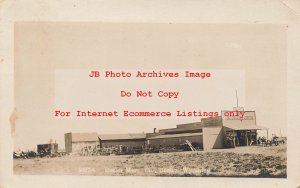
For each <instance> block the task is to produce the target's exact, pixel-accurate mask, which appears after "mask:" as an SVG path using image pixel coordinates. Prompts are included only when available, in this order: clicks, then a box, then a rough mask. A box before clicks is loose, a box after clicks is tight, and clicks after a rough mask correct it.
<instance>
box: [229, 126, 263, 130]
mask: <svg viewBox="0 0 300 188" xmlns="http://www.w3.org/2000/svg"><path fill="white" fill-rule="evenodd" d="M224 127H227V128H229V129H232V130H263V129H266V128H265V127H262V126H257V125H224Z"/></svg>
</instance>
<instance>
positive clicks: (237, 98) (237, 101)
mask: <svg viewBox="0 0 300 188" xmlns="http://www.w3.org/2000/svg"><path fill="white" fill-rule="evenodd" d="M235 96H236V107H237V108H238V107H239V97H238V94H237V90H235Z"/></svg>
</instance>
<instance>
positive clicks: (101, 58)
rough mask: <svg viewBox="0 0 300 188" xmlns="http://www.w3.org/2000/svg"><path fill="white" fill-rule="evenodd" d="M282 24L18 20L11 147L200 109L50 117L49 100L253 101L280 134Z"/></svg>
mask: <svg viewBox="0 0 300 188" xmlns="http://www.w3.org/2000/svg"><path fill="white" fill-rule="evenodd" d="M286 57H287V54H286V27H285V26H282V25H263V24H261V25H251V24H249V25H247V24H243V25H229V24H226V25H222V24H217V25H211V24H210V25H206V24H154V23H153V24H143V23H127V24H117V23H47V22H44V23H30V22H22V23H16V25H15V57H14V58H15V109H16V112H17V115H18V120H17V122H16V132H15V134H14V148H15V150H17V149H35V148H36V145H37V144H42V143H47V142H48V141H49V140H50V139H53V140H55V141H56V142H57V143H58V144H59V147H60V148H64V133H67V132H98V133H99V134H110V133H135V132H136V133H137V132H152V131H153V128H157V129H163V128H173V127H175V126H176V125H177V124H179V123H188V122H194V121H200V119H199V118H194V119H192V118H189V119H178V118H169V119H164V118H157V119H153V118H150V119H149V118H148V119H147V118H132V119H124V118H115V119H109V118H98V119H82V118H80V119H78V118H56V117H54V115H53V112H54V110H55V109H57V108H60V109H64V110H70V109H71V110H73V109H75V108H94V109H95V110H98V109H100V110H101V109H110V108H111V109H120V110H121V109H123V108H130V109H136V110H145V109H152V110H155V109H157V110H162V109H169V110H172V109H174V108H182V109H183V108H185V109H194V108H196V109H200V110H211V111H219V112H221V110H231V109H232V108H233V107H234V106H236V96H235V92H236V90H238V95H239V105H240V106H243V107H244V108H245V110H254V111H256V118H257V124H258V125H260V126H264V127H267V128H269V129H270V130H271V131H274V132H277V134H278V133H279V131H281V133H282V134H286V127H287V125H286V122H287V119H286V102H287V99H286ZM90 70H101V71H104V70H127V71H133V72H134V71H136V70H164V71H174V70H175V71H184V70H194V71H203V70H206V71H207V70H210V71H212V72H215V73H216V74H214V75H216V76H215V77H213V78H212V79H208V80H200V81H199V82H198V80H193V81H192V82H191V81H187V80H185V79H181V80H169V79H163V80H159V81H158V80H154V79H150V80H148V81H146V82H145V81H137V80H133V81H128V80H126V79H109V80H103V79H93V80H91V79H90V78H88V77H87V76H86V73H88V72H89V71H90ZM123 86H124V87H125V88H126V89H129V90H133V91H134V90H136V89H137V88H143V89H145V90H154V91H156V89H158V87H159V88H162V89H165V90H172V91H173V90H174V91H180V93H181V94H182V95H181V97H180V98H179V99H177V100H168V99H163V100H161V99H158V98H152V99H151V100H145V99H141V100H140V99H138V100H137V99H136V98H130V99H128V100H127V99H126V100H123V99H122V98H120V97H119V95H118V94H119V90H120V89H121V88H122V87H123Z"/></svg>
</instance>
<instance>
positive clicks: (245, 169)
mask: <svg viewBox="0 0 300 188" xmlns="http://www.w3.org/2000/svg"><path fill="white" fill-rule="evenodd" d="M286 169H287V157H286V145H280V146H272V147H260V146H251V147H238V148H235V149H219V150H211V151H197V152H174V153H155V154H140V155H119V156H115V155H110V156H63V157H59V158H35V159H15V160H14V173H15V174H20V175H21V174H22V175H89V176H102V175H104V176H228V177H232V176H238V177H279V178H285V177H286Z"/></svg>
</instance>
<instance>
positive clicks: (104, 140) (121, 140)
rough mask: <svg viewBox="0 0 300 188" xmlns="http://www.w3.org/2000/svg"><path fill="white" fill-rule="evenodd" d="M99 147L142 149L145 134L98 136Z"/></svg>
mask: <svg viewBox="0 0 300 188" xmlns="http://www.w3.org/2000/svg"><path fill="white" fill-rule="evenodd" d="M98 138H99V142H100V147H101V148H102V147H109V146H117V145H122V146H130V147H142V146H144V145H145V141H146V134H144V133H128V134H104V135H98Z"/></svg>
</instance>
